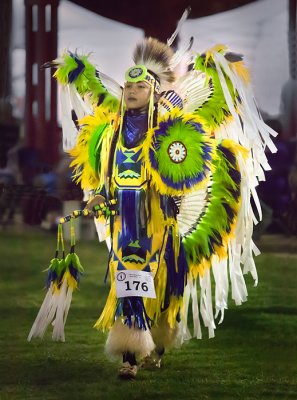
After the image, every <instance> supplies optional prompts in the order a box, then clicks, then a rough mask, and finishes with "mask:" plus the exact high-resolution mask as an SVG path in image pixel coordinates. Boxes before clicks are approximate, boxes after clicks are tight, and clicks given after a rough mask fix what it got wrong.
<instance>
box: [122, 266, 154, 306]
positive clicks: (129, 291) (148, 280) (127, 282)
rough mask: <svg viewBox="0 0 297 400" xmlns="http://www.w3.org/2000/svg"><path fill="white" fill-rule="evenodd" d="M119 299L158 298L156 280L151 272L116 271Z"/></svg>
mask: <svg viewBox="0 0 297 400" xmlns="http://www.w3.org/2000/svg"><path fill="white" fill-rule="evenodd" d="M115 281H116V292H117V297H118V298H119V297H130V296H132V297H133V296H139V297H150V298H152V299H155V298H156V292H155V285H154V279H153V276H152V273H151V272H146V271H135V270H126V269H125V270H124V271H116V276H115Z"/></svg>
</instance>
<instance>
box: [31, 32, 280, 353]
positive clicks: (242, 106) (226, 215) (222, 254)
mask: <svg viewBox="0 0 297 400" xmlns="http://www.w3.org/2000/svg"><path fill="white" fill-rule="evenodd" d="M145 43H146V44H145V45H144V48H145V46H148V44H149V45H151V44H152V40H151V39H148V40H147V41H146V42H145ZM164 46H165V45H164ZM143 54H144V51H143ZM182 56H183V54H181V53H178V52H177V53H175V54H174V57H172V64H171V66H172V68H173V67H174V66H176V65H177V64H178V62H177V60H178V59H179V60H180V59H181V58H182ZM144 58H145V57H144V55H143V59H141V60H136V64H137V65H138V64H145V60H144ZM139 61H140V62H139ZM56 66H57V67H58V69H57V71H56V73H55V77H56V78H57V80H58V81H59V83H60V84H61V101H62V114H63V115H62V123H63V134H64V148H65V149H66V150H67V151H69V153H70V155H71V156H72V157H73V161H72V167H73V169H74V179H75V180H76V181H77V182H78V183H79V184H80V185H81V187H82V189H83V190H84V191H88V192H90V193H92V194H102V195H104V197H106V199H107V203H106V204H109V205H110V207H109V208H108V207H107V208H106V209H105V211H104V213H102V215H101V216H100V217H99V218H97V219H96V225H97V228H98V233H99V236H100V237H102V238H104V239H106V240H107V241H108V243H109V248H110V255H109V262H108V270H109V277H110V282H111V287H110V292H109V295H108V298H107V302H106V305H105V307H104V309H103V312H102V314H101V316H100V317H99V319H98V321H97V323H96V324H95V326H96V327H97V328H99V329H101V330H108V331H109V337H108V340H107V350H108V351H109V353H110V354H112V355H115V354H122V353H123V352H126V351H131V352H133V353H137V354H140V355H141V356H145V355H147V354H149V353H150V352H151V351H152V350H153V348H154V347H155V345H156V344H157V345H161V346H163V347H170V346H171V345H173V344H176V343H177V342H179V343H181V342H182V341H183V340H185V339H188V338H189V337H190V336H194V337H197V338H201V336H202V334H201V326H200V320H201V318H202V320H203V322H204V325H205V326H206V327H207V328H208V331H209V336H210V337H213V336H214V329H215V327H216V324H215V317H218V316H219V314H221V316H220V320H219V322H221V321H222V320H223V317H224V310H225V309H227V303H228V302H227V300H228V292H229V286H231V293H232V299H234V301H235V303H236V304H237V305H239V304H241V303H242V302H244V301H246V299H247V290H246V285H245V282H244V277H243V274H246V273H248V272H250V273H251V274H252V276H253V278H254V280H255V283H257V272H256V268H255V263H254V260H253V253H255V254H257V253H258V249H257V248H256V246H255V244H254V243H253V241H252V232H253V224H254V223H256V222H257V219H256V217H255V215H254V212H253V209H252V207H251V198H253V201H254V204H255V206H256V209H257V212H258V214H259V217H260V218H261V209H260V205H259V201H258V197H257V194H256V189H255V188H256V186H257V184H258V181H259V180H262V179H264V173H263V170H267V169H269V165H268V164H267V160H266V157H265V153H264V148H265V147H266V146H268V147H269V149H270V150H271V151H274V150H275V146H274V145H273V143H272V141H271V138H270V135H275V132H273V131H272V130H271V129H270V128H269V127H268V126H267V125H265V123H264V122H263V120H262V119H261V116H260V114H259V112H258V110H257V107H256V104H255V101H254V99H253V96H252V93H251V89H250V85H249V78H248V73H247V70H246V68H245V67H244V65H243V61H242V57H241V56H239V55H237V54H234V53H231V52H229V51H228V50H227V49H226V48H225V47H224V46H217V47H215V48H213V49H211V50H209V51H208V52H206V53H204V54H202V55H196V56H195V57H194V58H193V59H192V62H191V63H190V65H189V67H188V71H187V72H186V73H184V74H183V75H182V76H180V77H179V78H177V79H176V80H175V82H174V86H173V84H172V87H171V88H169V89H168V87H167V88H166V90H164V91H163V92H162V93H161V95H160V98H159V100H158V102H157V103H156V104H153V103H150V106H149V110H148V115H147V114H140V113H137V112H134V113H133V112H131V111H127V110H125V109H124V104H123V99H122V88H121V87H120V86H119V85H117V84H116V83H115V82H114V81H112V80H111V79H110V78H108V77H107V76H106V75H104V74H102V73H101V72H99V71H97V70H96V69H95V67H94V66H93V65H92V64H91V63H90V62H89V59H88V57H86V56H78V55H77V54H72V53H65V54H64V55H63V56H62V58H61V59H59V60H56ZM140 68H142V67H141V66H140ZM148 69H149V67H148ZM150 69H151V70H152V69H153V68H152V67H150ZM156 74H157V75H158V73H156ZM161 83H162V79H161ZM161 86H162V84H161ZM73 114H75V115H76V118H77V119H78V121H79V124H78V127H77V124H75V123H73V119H72V117H73ZM111 204H112V206H111ZM127 271H134V272H135V273H138V272H139V271H142V272H147V273H150V274H151V275H152V276H153V283H154V290H155V296H151V297H146V296H145V295H141V296H137V293H134V294H133V296H128V294H127V295H125V297H120V296H119V295H117V290H118V288H117V282H116V281H117V277H118V276H119V274H120V273H121V272H124V273H126V272H127ZM122 276H124V275H122ZM212 279H214V281H215V301H214V311H215V312H214V311H213V301H212V285H211V283H212ZM127 288H129V284H128V285H127ZM199 297H200V300H199V301H198V298H199ZM189 304H191V305H192V306H191V308H192V312H193V321H194V332H193V335H190V333H189V329H188V327H187V319H188V308H189ZM214 314H215V315H214ZM64 322H65V321H64ZM164 332H166V333H164ZM31 336H40V335H39V334H38V333H37V334H36V332H34V330H33V332H31ZM31 336H30V337H31Z"/></svg>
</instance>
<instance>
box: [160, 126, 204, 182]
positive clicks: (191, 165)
mask: <svg viewBox="0 0 297 400" xmlns="http://www.w3.org/2000/svg"><path fill="white" fill-rule="evenodd" d="M205 140H206V137H205V136H204V135H203V134H201V133H199V132H197V130H196V129H195V128H194V127H193V126H192V125H190V124H185V123H184V121H181V120H176V122H175V123H174V125H173V126H172V127H170V128H169V129H168V134H167V135H164V136H160V137H159V138H158V142H159V146H160V147H159V149H158V152H156V159H157V162H158V169H159V172H160V175H162V176H165V177H170V178H171V179H172V180H173V182H174V183H177V182H181V181H183V180H184V179H186V178H194V177H195V176H197V174H198V173H199V172H200V171H201V170H202V167H203V165H204V160H203V157H202V153H203V150H202V147H201V146H202V144H203V142H204V141H205ZM175 141H177V142H181V143H182V144H183V145H184V146H185V148H186V150H187V156H186V158H185V159H184V161H182V162H181V163H174V162H172V160H171V158H170V157H169V153H168V148H169V146H170V145H171V144H172V143H173V142H175Z"/></svg>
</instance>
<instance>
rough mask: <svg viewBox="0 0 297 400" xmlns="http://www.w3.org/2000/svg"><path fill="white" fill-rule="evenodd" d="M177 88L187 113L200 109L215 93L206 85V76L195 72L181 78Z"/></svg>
mask: <svg viewBox="0 0 297 400" xmlns="http://www.w3.org/2000/svg"><path fill="white" fill-rule="evenodd" d="M175 88H176V91H177V93H178V94H179V95H180V97H181V98H182V99H183V104H184V107H183V110H184V111H185V112H187V113H190V112H193V111H194V110H197V109H199V107H201V106H202V105H203V104H204V103H205V102H206V101H207V100H208V99H209V98H210V95H211V94H212V92H213V90H212V88H211V87H209V86H208V85H206V84H205V74H203V73H199V72H198V71H194V70H193V71H190V72H188V73H187V74H186V75H184V76H182V77H181V78H179V79H178V80H177V81H176V84H175Z"/></svg>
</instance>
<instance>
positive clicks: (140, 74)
mask: <svg viewBox="0 0 297 400" xmlns="http://www.w3.org/2000/svg"><path fill="white" fill-rule="evenodd" d="M125 79H126V81H127V82H146V83H148V84H149V85H150V86H151V87H153V89H154V92H156V93H157V94H160V93H161V85H160V82H159V79H158V78H157V76H154V75H153V74H152V73H151V72H150V71H148V69H147V68H146V66H145V65H142V64H138V65H134V66H133V67H131V68H129V69H128V70H127V72H126V74H125Z"/></svg>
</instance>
